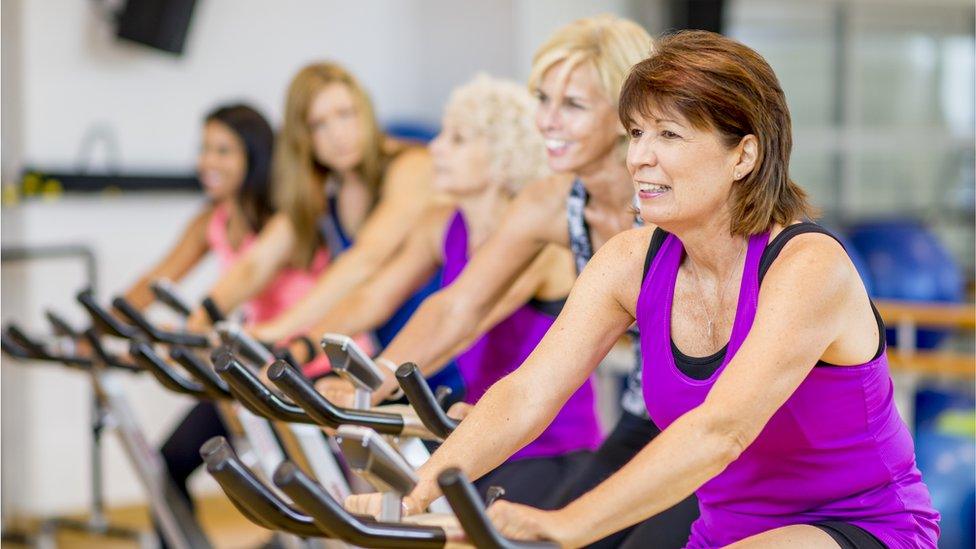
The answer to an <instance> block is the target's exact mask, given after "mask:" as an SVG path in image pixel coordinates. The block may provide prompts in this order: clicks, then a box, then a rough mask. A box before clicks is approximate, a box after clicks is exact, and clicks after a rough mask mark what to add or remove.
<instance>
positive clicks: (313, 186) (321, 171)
mask: <svg viewBox="0 0 976 549" xmlns="http://www.w3.org/2000/svg"><path fill="white" fill-rule="evenodd" d="M430 170H431V168H430V158H429V155H428V154H427V152H426V150H425V149H424V148H422V147H412V146H409V145H408V144H407V143H404V142H401V141H397V140H395V139H392V138H390V137H389V136H387V135H386V134H384V133H383V131H382V130H381V129H380V127H379V124H378V122H377V120H376V115H375V113H374V110H373V106H372V103H371V101H370V99H369V97H368V95H367V94H366V91H365V90H364V89H363V87H362V86H361V85H360V83H359V81H358V80H357V79H356V78H355V77H354V76H353V75H352V74H351V73H350V72H349V71H347V70H346V69H344V68H343V67H341V66H340V65H338V64H336V63H331V62H322V63H314V64H311V65H308V66H306V67H304V68H303V69H302V70H300V71H299V72H298V74H296V75H295V77H294V78H293V79H292V82H291V84H290V85H289V88H288V98H287V101H286V104H285V115H284V122H283V125H282V128H281V131H280V132H279V136H278V139H277V144H276V149H275V160H274V176H275V183H276V184H275V197H274V198H275V204H276V206H277V208H278V214H277V215H276V216H275V219H273V220H272V221H271V222H270V223H269V227H268V230H267V231H265V232H263V233H262V235H261V237H260V238H259V239H258V242H257V243H256V244H255V246H254V248H253V250H252V251H251V253H249V254H248V255H247V256H246V257H244V258H242V259H241V260H240V261H239V262H238V263H237V264H236V265H235V266H234V268H233V269H231V270H230V271H229V272H228V273H227V275H226V276H225V277H223V278H222V279H221V281H220V282H219V283H218V284H217V285H216V286H215V287H214V288H213V290H212V292H211V293H210V297H211V299H213V301H214V303H215V304H216V305H217V307H218V308H219V309H220V310H224V311H226V310H231V309H234V308H235V307H237V306H238V305H239V304H240V303H242V302H243V301H245V300H246V299H247V298H248V297H249V296H250V295H253V293H255V292H256V291H258V290H260V288H262V287H263V286H264V284H266V282H267V281H268V280H269V279H270V277H271V276H272V274H273V273H274V272H276V271H277V270H278V269H280V268H282V267H284V266H293V267H298V268H302V267H306V266H308V265H309V264H310V263H311V262H312V260H313V258H314V255H315V252H316V250H317V249H318V248H319V247H321V246H325V247H326V249H327V250H328V253H329V254H330V255H331V256H332V257H333V258H335V259H336V261H335V262H334V263H333V264H332V265H331V266H330V268H329V269H327V270H326V271H325V274H324V275H323V276H322V277H321V278H320V279H319V280H318V282H317V283H316V285H315V287H314V288H313V290H312V291H311V292H309V293H308V294H307V295H305V296H304V297H303V299H302V300H300V301H299V302H298V303H297V304H296V305H297V306H296V308H295V312H294V314H291V313H289V314H288V315H285V316H284V317H282V318H280V319H275V320H274V321H271V320H272V319H270V318H263V319H260V320H261V322H266V321H269V322H266V323H263V324H260V325H258V326H256V327H254V328H253V333H255V334H256V335H257V336H259V337H261V338H264V339H268V340H280V339H283V338H286V337H288V336H290V335H293V334H294V333H296V332H298V331H299V330H300V329H301V328H303V327H304V324H303V323H302V322H301V321H299V322H297V323H295V322H294V319H295V317H296V315H297V316H298V317H301V316H302V315H303V314H306V315H307V314H309V311H312V312H314V313H315V314H314V315H313V316H312V318H311V320H310V321H314V320H315V319H316V318H317V316H318V311H320V310H322V309H323V308H324V307H328V305H329V302H330V301H332V300H334V299H336V297H337V296H339V295H340V294H342V293H343V292H346V291H348V290H350V289H352V288H353V287H355V286H356V285H357V284H358V283H359V282H361V281H362V280H363V279H365V277H367V276H368V275H369V274H370V273H372V272H373V271H375V270H376V268H377V267H379V265H381V264H382V263H383V262H384V261H385V260H386V259H387V258H388V257H389V256H390V255H392V253H393V252H394V251H395V250H396V249H397V247H398V246H399V245H400V243H401V242H402V241H403V239H404V238H405V236H406V234H407V231H408V229H409V227H411V226H412V225H413V223H414V222H415V221H416V220H417V219H418V218H419V216H420V214H421V213H422V212H423V210H424V209H425V208H426V207H427V205H428V204H429V203H430V201H431V199H432V196H433V193H432V191H431V189H430ZM354 240H355V243H356V244H355V245H353V241H354ZM340 254H341V255H340ZM336 285H338V286H339V287H340V288H339V289H336V290H333V288H335V286H336ZM206 323H207V320H206V316H205V314H204V313H203V311H202V310H201V311H198V312H196V313H195V314H194V316H193V322H192V326H194V327H196V328H197V329H200V328H202V327H204V326H206ZM292 325H293V326H296V327H295V328H291V327H290V326H292ZM380 340H381V342H382V341H383V340H384V338H382V337H381V338H380ZM387 340H388V339H387Z"/></svg>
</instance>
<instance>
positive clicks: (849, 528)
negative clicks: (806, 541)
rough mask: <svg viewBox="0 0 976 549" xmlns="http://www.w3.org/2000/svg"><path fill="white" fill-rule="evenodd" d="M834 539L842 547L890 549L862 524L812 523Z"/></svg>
mask: <svg viewBox="0 0 976 549" xmlns="http://www.w3.org/2000/svg"><path fill="white" fill-rule="evenodd" d="M811 526H813V527H815V528H819V529H821V530H823V531H824V532H827V535H828V536H830V537H831V538H833V539H834V541H836V542H837V544H838V545H840V547H841V549H888V546H887V545H885V544H884V543H882V542H881V540H879V539H878V538H876V537H874V535H872V534H871V532H868V531H867V530H865V529H864V528H861V527H860V526H854V525H853V524H851V523H849V522H840V521H834V520H831V521H826V522H818V523H816V524H813V525H811Z"/></svg>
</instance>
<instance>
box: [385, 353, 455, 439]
mask: <svg viewBox="0 0 976 549" xmlns="http://www.w3.org/2000/svg"><path fill="white" fill-rule="evenodd" d="M396 379H397V383H399V384H400V388H401V389H403V394H405V395H406V396H407V400H408V401H410V404H411V405H412V406H413V408H414V410H416V411H417V416H418V417H419V418H420V421H421V422H422V423H423V424H424V427H427V428H428V429H430V432H432V433H434V434H435V435H437V436H438V437H440V438H447V437H448V436H449V435H450V434H451V433H452V432H454V429H455V428H456V427H457V426H458V421H457V420H455V419H453V418H450V417H448V416H447V414H445V413H444V410H443V409H442V408H441V407H440V405H439V404H438V403H437V399H436V398H435V397H434V393H432V392H431V391H430V385H428V384H427V380H426V379H424V376H423V374H421V373H420V368H418V367H417V365H416V364H414V363H413V362H406V363H404V364H402V365H400V367H399V368H397V371H396Z"/></svg>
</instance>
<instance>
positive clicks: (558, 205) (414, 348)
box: [383, 180, 566, 368]
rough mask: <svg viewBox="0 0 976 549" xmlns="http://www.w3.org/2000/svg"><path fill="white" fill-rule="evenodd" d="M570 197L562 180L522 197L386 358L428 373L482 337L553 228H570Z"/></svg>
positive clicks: (406, 328)
mask: <svg viewBox="0 0 976 549" xmlns="http://www.w3.org/2000/svg"><path fill="white" fill-rule="evenodd" d="M565 196H566V195H565V185H564V184H563V183H562V182H560V181H558V180H547V181H540V182H538V183H535V184H533V185H532V186H530V187H528V188H526V189H525V190H524V191H523V192H522V193H520V194H519V196H517V197H516V198H515V200H514V201H513V203H512V204H511V205H510V206H509V208H508V209H507V210H506V212H505V215H504V216H503V218H502V219H501V220H500V221H499V228H498V229H497V230H496V231H495V232H494V233H492V235H491V237H489V238H488V240H487V241H486V242H485V243H484V244H482V245H481V247H480V248H479V249H478V251H477V253H476V254H474V257H472V258H471V261H470V262H469V263H468V265H467V266H466V267H465V269H464V272H462V273H461V275H460V276H459V277H458V278H457V280H455V281H454V282H453V283H452V284H451V285H450V286H448V287H446V288H444V289H443V290H441V291H439V292H437V293H435V294H433V295H431V296H430V297H428V298H427V299H426V300H425V301H424V302H423V304H421V306H420V307H419V308H418V309H417V311H416V312H415V313H414V315H413V316H412V317H411V318H410V321H409V322H408V323H407V324H406V326H404V327H403V329H402V330H400V333H399V334H398V335H397V337H396V338H395V339H394V340H393V341H392V342H391V343H390V345H389V346H387V348H386V349H385V350H384V352H383V358H386V359H389V360H391V361H393V362H394V363H396V364H399V363H401V362H406V361H412V362H416V363H417V364H419V365H420V366H421V367H422V368H423V367H425V366H426V365H428V364H432V363H434V362H435V361H436V360H438V357H443V356H444V355H446V354H448V353H451V352H452V351H453V350H454V349H455V348H457V346H458V345H460V344H462V343H463V342H465V341H470V340H472V339H473V338H475V337H477V336H479V335H481V334H480V333H478V327H479V324H481V323H482V321H483V320H484V319H485V318H486V317H487V316H488V315H489V314H490V313H491V311H492V308H493V307H494V306H495V305H496V304H497V303H498V301H499V300H500V299H501V298H502V297H503V296H504V295H505V293H506V292H507V291H508V290H509V289H511V288H512V286H513V284H514V283H515V281H516V280H517V279H518V277H519V276H520V275H521V274H522V273H523V272H524V271H525V270H526V269H527V268H528V267H529V266H530V265H531V264H532V262H533V261H534V260H535V259H536V257H538V255H539V254H540V253H541V252H542V251H543V249H545V247H546V245H547V244H548V243H549V242H550V241H551V236H550V235H551V233H552V228H553V225H554V224H555V225H564V224H565ZM482 333H483V332H482Z"/></svg>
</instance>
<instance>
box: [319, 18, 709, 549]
mask: <svg viewBox="0 0 976 549" xmlns="http://www.w3.org/2000/svg"><path fill="white" fill-rule="evenodd" d="M652 47H653V46H652V40H651V37H650V35H648V34H647V31H645V30H644V29H643V28H641V26H640V25H638V24H636V23H634V22H633V21H629V20H627V19H622V18H619V17H615V16H611V15H599V16H595V17H588V18H585V19H580V20H578V21H574V22H572V23H570V24H568V25H565V26H564V27H561V28H560V29H558V30H557V31H556V32H554V33H553V35H552V36H550V37H549V39H548V40H547V41H546V42H545V43H544V44H543V45H542V46H541V47H540V48H539V50H538V51H537V52H536V53H535V56H534V58H533V61H532V71H531V75H530V78H529V88H530V89H531V90H532V91H533V92H534V93H535V95H536V98H537V100H538V105H537V108H536V112H535V125H536V129H537V130H538V131H539V133H540V134H541V135H542V138H543V140H544V142H545V145H546V152H547V156H548V163H549V168H550V169H551V170H552V171H553V172H555V173H556V174H557V175H556V176H554V177H550V178H546V179H544V180H540V181H535V182H533V183H530V184H529V185H527V186H526V188H524V189H523V190H522V191H521V192H520V193H519V195H518V196H516V197H515V199H514V200H513V201H512V204H511V205H510V206H509V207H508V208H507V209H506V211H505V214H504V216H503V217H502V219H501V220H500V221H499V222H498V229H497V230H496V231H495V232H494V233H493V234H492V235H491V237H490V238H488V239H487V240H486V241H485V243H484V244H482V245H481V246H480V247H479V249H478V251H477V253H475V254H474V255H473V257H472V258H471V261H470V262H469V263H468V265H467V266H466V267H465V269H464V271H463V272H462V273H461V275H460V276H459V277H458V278H457V279H456V280H454V281H453V282H452V283H451V285H450V286H447V287H445V288H444V289H443V290H441V291H440V292H438V293H436V294H434V295H433V296H431V297H430V298H429V299H427V300H426V301H425V302H424V303H423V304H422V305H421V306H420V308H418V310H417V313H416V314H415V315H414V316H413V318H411V320H410V322H409V323H408V324H407V325H406V326H405V327H404V329H403V331H402V332H401V333H400V335H399V336H398V337H397V338H396V339H395V340H394V341H393V342H392V343H391V344H390V345H389V346H387V347H386V349H384V351H383V354H382V355H381V359H382V360H389V361H391V362H393V363H396V364H399V363H402V362H406V361H411V362H415V363H417V364H418V365H419V366H420V368H421V370H422V371H424V372H431V371H436V370H437V368H438V367H439V365H440V364H443V363H444V362H445V361H446V360H448V359H450V358H451V357H454V356H456V355H457V354H458V353H460V352H461V351H463V350H464V349H466V348H467V347H468V346H470V345H471V344H472V343H473V342H475V341H476V340H477V339H478V338H480V337H482V336H483V335H484V334H485V333H486V332H488V331H489V330H490V329H491V328H492V326H493V322H497V320H498V319H501V318H506V317H507V316H508V315H510V314H511V313H512V311H514V310H516V309H517V308H519V307H521V306H522V305H524V304H525V303H527V302H528V301H529V300H530V299H531V297H532V288H527V287H519V286H517V285H515V281H516V280H517V279H518V277H520V276H521V275H522V274H523V273H524V272H525V271H526V270H527V269H529V268H530V266H531V265H532V263H533V261H536V260H537V258H539V257H540V255H541V254H543V252H544V250H545V249H546V248H547V247H549V246H556V247H559V248H563V249H568V250H569V251H570V252H571V253H572V255H573V260H574V263H575V265H576V271H577V273H579V272H581V271H582V270H583V268H584V267H585V266H586V264H587V262H588V261H589V260H590V258H591V257H592V256H593V253H594V251H595V250H598V249H599V248H600V247H601V246H603V245H604V244H605V243H606V242H607V241H609V240H610V239H611V238H612V237H613V236H614V235H616V234H617V233H619V232H621V231H624V230H627V229H630V228H632V227H634V226H635V225H637V224H639V223H640V222H641V221H640V219H639V218H637V217H636V216H635V215H634V189H633V186H632V184H631V181H630V176H629V174H628V173H627V169H626V165H625V163H624V156H625V151H626V144H627V138H626V133H625V131H624V127H623V126H622V125H621V124H620V121H619V119H618V117H617V97H618V96H619V94H620V86H621V85H622V84H623V81H624V78H625V77H626V75H627V72H628V71H629V70H630V68H631V67H632V66H633V65H634V64H635V63H637V62H639V61H640V60H641V59H643V58H644V57H646V56H647V54H648V53H649V52H650V51H651V49H652ZM629 335H630V337H631V338H634V337H635V335H636V334H635V332H633V331H631V333H630V334H629ZM635 345H636V340H635ZM638 366H639V361H636V360H635V369H634V370H633V371H632V373H631V375H630V376H629V378H628V380H627V388H626V390H625V392H624V395H623V398H622V400H621V405H622V408H623V413H622V414H621V417H620V419H619V420H618V422H617V424H616V425H615V426H614V428H613V430H612V431H611V433H610V434H609V435H608V437H607V438H606V440H605V441H604V443H603V444H602V445H601V446H600V447H599V448H598V449H597V451H596V452H595V453H594V455H593V458H592V459H591V460H590V461H589V462H588V463H586V464H585V466H584V467H583V468H581V470H580V471H578V472H577V474H575V475H573V476H571V477H568V478H566V479H564V482H563V483H561V486H559V487H558V489H557V488H556V487H554V488H553V493H552V494H551V496H552V499H551V501H550V502H549V504H550V505H559V504H562V503H563V502H565V501H568V500H569V499H572V498H573V497H575V496H578V495H580V494H582V493H583V492H585V491H586V490H588V489H589V488H591V487H592V486H595V485H596V484H597V483H598V482H600V481H601V480H603V479H604V478H606V477H607V476H608V475H610V474H611V473H612V472H613V471H616V470H617V469H619V468H620V467H621V466H623V465H624V464H625V463H626V462H627V461H628V460H630V458H631V457H633V455H634V454H635V453H636V452H637V450H639V449H640V448H642V447H643V446H644V445H645V444H647V442H648V441H649V440H651V438H653V437H654V436H655V435H656V434H657V433H658V432H659V430H658V429H657V427H656V426H655V425H654V424H653V423H652V422H651V421H649V419H648V417H647V410H646V408H645V406H644V401H643V398H642V396H641V389H640V387H641V385H640V369H639V367H638ZM327 383H329V384H330V385H331V386H330V387H329V388H328V390H330V394H331V395H334V394H335V393H336V392H338V390H339V388H338V387H336V385H341V384H342V382H341V380H328V381H327ZM547 383H548V382H540V384H539V385H538V387H537V389H536V390H535V391H534V392H533V393H532V397H531V398H541V397H542V396H545V397H547V398H551V399H557V398H559V395H557V394H555V393H549V392H548V391H547V390H546V389H547ZM396 386H397V385H396V381H395V380H394V379H393V376H392V375H391V376H390V378H389V379H388V383H387V386H386V387H385V388H383V389H381V390H380V391H378V392H376V393H374V396H378V397H385V396H387V395H389V394H391V393H392V392H393V391H394V389H395V388H396ZM344 390H345V391H346V392H347V393H349V392H351V387H349V386H348V385H347V386H346V387H345V389H344ZM526 398H530V397H528V396H527V397H526ZM567 398H568V395H567ZM563 401H565V399H563ZM540 404H541V402H540ZM551 404H552V405H554V406H555V403H554V402H552V403H551ZM561 407H562V402H560V404H559V406H558V407H556V408H554V409H559V408H561ZM452 413H454V414H455V415H458V414H463V410H453V411H452ZM503 461H504V459H500V460H498V461H497V462H496V465H497V464H500V463H502V462H503ZM697 513H698V507H697V504H696V502H695V501H694V498H693V497H690V498H687V499H686V500H684V501H682V502H681V503H680V504H678V505H676V506H675V507H674V508H673V509H671V510H670V511H668V512H666V513H663V514H662V515H661V516H660V517H655V518H654V519H653V520H652V521H651V523H650V524H647V525H646V527H647V528H646V530H647V532H649V535H650V537H652V538H654V539H655V541H656V543H657V546H658V547H672V546H680V544H681V543H683V541H684V540H685V539H687V537H688V532H689V529H690V525H691V522H692V521H693V520H694V519H695V518H696V517H697ZM625 535H627V533H626V532H622V533H619V534H617V535H614V536H612V537H611V538H609V539H606V540H603V541H602V542H601V546H615V545H617V544H619V543H620V541H621V538H623V537H624V536H625Z"/></svg>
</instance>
